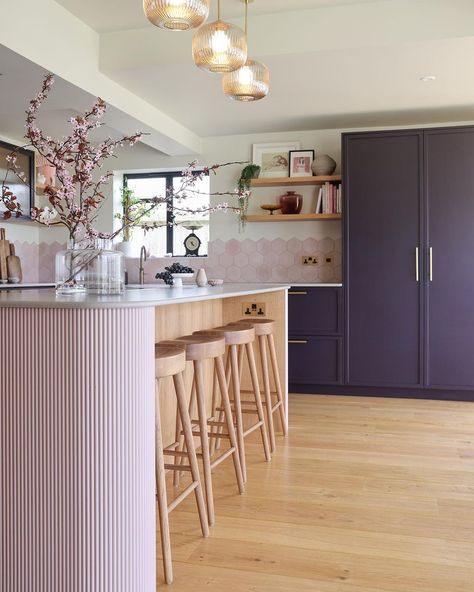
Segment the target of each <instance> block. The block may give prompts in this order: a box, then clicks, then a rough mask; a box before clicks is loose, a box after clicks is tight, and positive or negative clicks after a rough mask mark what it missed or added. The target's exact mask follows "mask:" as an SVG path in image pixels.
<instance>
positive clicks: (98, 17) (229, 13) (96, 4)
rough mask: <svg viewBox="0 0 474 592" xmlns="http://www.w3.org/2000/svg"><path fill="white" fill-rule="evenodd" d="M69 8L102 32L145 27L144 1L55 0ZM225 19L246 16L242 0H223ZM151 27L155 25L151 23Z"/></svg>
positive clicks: (277, 6) (262, 5) (330, 2)
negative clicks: (79, 0)
mask: <svg viewBox="0 0 474 592" xmlns="http://www.w3.org/2000/svg"><path fill="white" fill-rule="evenodd" d="M381 1H383V0H255V1H254V2H253V4H252V6H250V7H249V10H250V14H265V13H274V12H286V11H289V10H291V11H294V10H304V9H311V8H319V7H322V6H336V5H345V4H362V3H367V2H381ZM56 2H57V3H58V4H61V6H64V8H66V10H69V11H70V12H72V13H73V14H74V15H75V16H77V17H78V18H80V19H81V20H82V21H84V22H85V23H87V24H88V25H89V26H91V27H92V28H93V29H95V30H96V31H99V32H105V31H118V30H123V29H134V28H139V27H143V25H144V16H143V10H142V0H82V1H81V2H78V1H77V0H56ZM216 6H217V1H215V0H211V17H215V15H216ZM221 13H222V18H239V17H241V16H242V17H243V14H244V6H243V4H242V0H221ZM150 26H152V25H150Z"/></svg>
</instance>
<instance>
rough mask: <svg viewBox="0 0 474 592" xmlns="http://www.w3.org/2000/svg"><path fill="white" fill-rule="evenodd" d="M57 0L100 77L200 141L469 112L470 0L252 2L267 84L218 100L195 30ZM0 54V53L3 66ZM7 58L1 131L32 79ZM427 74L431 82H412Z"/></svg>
mask: <svg viewBox="0 0 474 592" xmlns="http://www.w3.org/2000/svg"><path fill="white" fill-rule="evenodd" d="M56 2H57V4H60V5H62V6H63V7H65V8H67V9H69V10H71V12H74V14H76V15H77V16H79V17H80V18H81V19H82V20H84V21H85V22H86V23H88V24H89V25H90V26H91V27H93V28H95V29H96V30H97V31H99V32H100V34H99V35H98V40H99V47H100V64H99V67H100V71H101V74H102V75H105V77H107V80H109V79H111V81H113V83H118V84H119V85H120V87H118V88H124V89H126V90H127V91H131V92H132V93H134V94H135V95H137V96H138V97H140V98H141V99H144V100H145V101H146V102H147V103H149V104H150V105H151V106H152V107H154V108H156V109H159V110H160V112H163V113H164V114H166V115H167V116H169V117H170V118H172V120H174V121H175V122H179V124H182V125H183V126H185V127H186V128H188V129H189V130H191V131H192V132H194V133H195V134H198V135H199V136H202V137H206V136H215V135H231V134H245V133H258V134H260V133H265V132H278V131H297V130H312V129H324V128H351V127H360V128H363V127H369V126H389V125H400V126H403V125H412V124H414V125H418V124H428V123H439V122H449V121H452V122H456V121H469V120H473V119H474V116H473V115H474V76H473V75H472V73H473V72H474V36H473V33H474V29H473V27H472V23H473V22H474V2H472V1H470V0H417V1H416V2H414V1H413V0H368V1H360V0H352V1H351V0H256V1H255V3H254V4H252V11H253V13H254V14H255V16H253V18H251V21H250V38H249V42H250V47H251V55H252V57H253V58H255V59H259V60H261V61H263V62H265V63H266V64H267V65H268V66H269V68H270V72H271V90H270V94H269V96H268V97H267V98H266V99H265V100H263V101H259V102H257V103H255V104H241V103H235V102H232V101H230V100H229V99H227V98H226V97H224V96H223V95H222V92H221V88H220V84H221V80H220V77H219V76H217V75H210V74H208V73H206V72H203V71H201V70H199V69H197V68H196V67H195V66H194V65H193V63H192V58H191V55H190V54H191V38H192V34H193V33H192V32H186V33H171V32H169V31H163V30H161V29H158V28H156V27H153V25H151V24H150V23H148V21H147V20H146V18H145V17H144V15H143V10H142V1H141V0H100V1H98V0H82V2H77V1H76V0H56ZM212 5H213V7H214V9H215V5H216V2H212ZM55 6H56V8H57V9H58V7H57V5H56V4H55ZM242 8H243V6H242V4H241V2H240V0H223V1H222V10H223V16H226V15H229V16H230V17H232V16H233V15H234V16H235V15H239V14H241V11H242ZM61 13H62V14H63V15H67V16H68V17H69V19H71V18H72V17H71V16H70V14H69V13H67V12H64V11H62V10H61ZM1 58H2V53H1V52H0V72H2V70H5V68H6V66H5V67H4V66H3V64H2V61H1ZM10 58H11V56H10ZM32 59H33V58H32ZM14 66H15V65H14V62H12V67H11V68H10V70H9V71H8V72H6V71H5V74H8V79H7V76H6V75H5V76H4V77H3V79H2V77H0V92H1V93H2V95H1V96H2V101H1V105H0V129H2V130H4V133H5V134H6V133H7V132H9V129H10V128H14V127H15V125H16V124H18V122H20V120H21V122H22V121H23V105H22V104H21V102H20V101H19V98H20V97H21V98H22V99H24V97H28V96H30V94H31V88H36V86H37V84H32V82H31V81H32V80H34V79H35V78H34V76H33V74H32V73H30V71H29V69H28V67H26V72H25V70H24V69H22V67H20V65H18V64H17V65H16V67H14ZM71 67H74V65H72V66H71ZM425 75H435V76H436V80H435V81H434V82H430V83H423V82H420V80H419V79H420V77H422V76H425ZM35 76H36V77H38V80H39V79H40V78H41V73H38V72H36V74H35ZM62 82H63V83H64V84H62V85H61V92H60V93H58V95H57V99H55V100H57V103H58V104H57V105H54V103H52V107H50V108H51V109H53V110H54V109H55V110H56V112H57V115H58V117H59V116H60V115H61V114H62V115H64V114H65V113H67V112H69V111H70V110H80V108H82V102H84V100H85V99H86V98H90V95H88V94H87V93H83V91H80V90H78V89H75V87H73V86H72V85H67V84H66V83H65V82H64V81H62ZM20 105H21V108H20ZM62 115H61V116H62ZM53 119H54V117H53V116H52V117H51V120H53ZM126 119H127V114H125V113H120V112H118V111H117V110H116V111H114V110H113V109H112V110H111V113H110V117H109V121H110V122H111V124H112V126H113V127H114V128H115V129H117V130H122V131H123V130H124V127H127V126H126V125H124V122H125V121H126ZM129 119H130V118H129ZM51 124H52V125H53V122H51ZM128 124H130V121H129V122H128ZM138 127H139V128H140V129H143V127H142V126H138ZM158 127H159V126H155V127H154V128H153V129H150V128H146V131H150V132H151V133H152V134H153V133H158V132H160V130H158ZM136 128H137V127H136V126H135V128H134V129H136ZM155 128H156V129H155ZM150 137H151V136H150Z"/></svg>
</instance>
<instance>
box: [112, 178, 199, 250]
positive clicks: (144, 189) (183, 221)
mask: <svg viewBox="0 0 474 592" xmlns="http://www.w3.org/2000/svg"><path fill="white" fill-rule="evenodd" d="M123 183H124V186H125V187H128V188H129V189H132V190H133V192H134V194H135V196H136V197H138V198H139V199H141V200H143V201H144V202H146V201H149V200H150V199H152V198H153V197H160V196H165V195H166V191H167V190H168V191H169V190H171V189H173V190H174V191H176V190H178V189H179V187H180V186H181V183H182V176H181V171H173V172H168V173H137V174H135V173H134V174H127V175H124V179H123ZM174 202H177V203H174ZM174 202H173V206H174V207H175V208H179V207H185V208H193V209H197V208H208V207H209V175H206V176H205V177H203V179H202V180H197V181H196V184H195V185H194V187H193V188H192V191H189V190H188V191H187V198H186V199H183V200H180V199H179V198H176V199H175V200H174ZM143 221H144V222H145V221H148V222H158V223H160V224H162V226H160V228H157V229H155V230H150V231H148V232H145V231H143V230H141V229H140V228H135V229H134V230H133V233H132V240H133V242H137V243H139V244H140V245H145V246H146V247H147V249H149V250H150V252H151V253H152V254H153V255H155V256H163V255H165V254H167V253H171V254H172V255H173V256H175V257H183V256H184V255H185V253H186V249H185V247H184V239H185V238H186V237H187V236H188V235H189V234H191V232H194V234H196V235H197V236H198V237H199V239H200V240H201V246H200V247H199V256H201V255H202V256H206V255H207V248H208V242H209V212H199V213H196V214H192V213H188V212H181V213H180V212H176V215H175V222H176V223H177V225H174V226H170V225H169V224H168V223H167V222H168V221H169V214H168V212H167V208H166V205H165V204H160V205H159V206H157V207H156V208H155V209H154V210H153V212H152V213H151V214H150V215H149V216H147V218H146V219H145V218H144V219H143Z"/></svg>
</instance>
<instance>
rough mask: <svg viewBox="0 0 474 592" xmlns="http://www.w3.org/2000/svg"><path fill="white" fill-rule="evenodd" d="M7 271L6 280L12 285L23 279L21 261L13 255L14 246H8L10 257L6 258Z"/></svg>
mask: <svg viewBox="0 0 474 592" xmlns="http://www.w3.org/2000/svg"><path fill="white" fill-rule="evenodd" d="M7 271H8V279H9V280H10V282H12V283H13V284H18V283H20V282H21V280H22V279H23V273H22V271H21V260H20V257H18V255H16V254H15V245H10V255H9V256H8V257H7Z"/></svg>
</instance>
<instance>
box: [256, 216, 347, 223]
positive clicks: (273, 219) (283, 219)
mask: <svg viewBox="0 0 474 592" xmlns="http://www.w3.org/2000/svg"><path fill="white" fill-rule="evenodd" d="M245 219H246V220H247V222H304V221H308V220H340V219H341V214H273V215H270V214H256V215H250V216H246V217H245Z"/></svg>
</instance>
